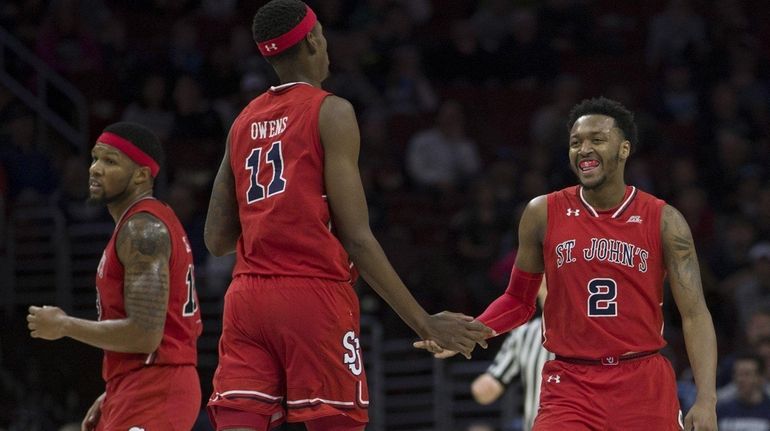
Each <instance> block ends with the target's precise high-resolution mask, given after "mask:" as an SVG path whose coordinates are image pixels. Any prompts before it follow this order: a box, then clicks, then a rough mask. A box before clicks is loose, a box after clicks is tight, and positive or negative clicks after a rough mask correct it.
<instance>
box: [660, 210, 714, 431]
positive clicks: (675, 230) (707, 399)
mask: <svg viewBox="0 0 770 431" xmlns="http://www.w3.org/2000/svg"><path fill="white" fill-rule="evenodd" d="M661 235H662V241H663V253H664V257H665V261H666V270H667V271H668V277H669V282H670V284H671V292H672V293H673V295H674V301H676V305H677V308H679V313H680V314H681V316H682V329H683V331H684V339H685V344H686V345H687V356H688V357H689V358H690V365H691V366H692V370H693V375H694V377H695V385H696V387H697V396H696V399H695V404H694V405H693V407H692V409H690V411H689V412H688V413H687V416H686V417H685V430H686V431H690V430H692V429H695V430H698V431H703V430H706V431H712V430H714V431H716V429H717V419H716V364H717V342H716V335H715V333H714V324H713V322H712V321H711V313H709V310H708V308H707V307H706V300H705V298H704V297H703V287H702V285H701V277H700V266H699V265H698V255H697V253H696V252H695V245H694V243H693V239H692V233H691V232H690V227H689V226H688V225H687V221H685V219H684V217H683V216H682V214H681V213H680V212H679V211H677V210H676V209H675V208H674V207H672V206H670V205H666V206H665V207H664V208H663V215H662V220H661Z"/></svg>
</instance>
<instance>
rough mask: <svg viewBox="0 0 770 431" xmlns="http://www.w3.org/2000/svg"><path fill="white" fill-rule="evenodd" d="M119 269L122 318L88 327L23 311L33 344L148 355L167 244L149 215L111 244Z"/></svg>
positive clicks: (155, 332) (163, 295)
mask: <svg viewBox="0 0 770 431" xmlns="http://www.w3.org/2000/svg"><path fill="white" fill-rule="evenodd" d="M115 248H116V250H117V252H118V258H119V259H120V262H121V263H122V264H123V268H124V276H123V301H124V305H125V309H126V315H127V316H126V318H124V319H113V320H101V321H97V322H95V321H92V320H85V319H78V318H75V317H70V316H68V315H67V314H66V313H65V312H64V311H62V310H61V309H59V308H58V307H48V306H45V307H34V306H32V307H29V315H28V316H27V326H28V327H29V330H30V335H31V336H32V337H33V338H43V339H46V340H56V339H59V338H62V337H70V338H73V339H75V340H78V341H81V342H83V343H86V344H89V345H91V346H94V347H98V348H101V349H105V350H110V351H113V352H123V353H152V352H154V351H155V350H156V349H157V348H158V345H159V344H160V340H161V338H162V337H163V326H164V325H165V323H166V308H167V305H168V284H169V270H168V261H169V257H170V256H171V240H170V238H169V233H168V229H167V228H166V225H165V224H163V222H161V221H160V220H158V219H157V218H156V217H154V216H153V215H150V214H148V213H138V214H135V215H133V216H132V217H131V218H130V219H128V220H127V221H126V223H125V224H123V226H122V227H121V229H120V232H118V237H117V240H116V243H115Z"/></svg>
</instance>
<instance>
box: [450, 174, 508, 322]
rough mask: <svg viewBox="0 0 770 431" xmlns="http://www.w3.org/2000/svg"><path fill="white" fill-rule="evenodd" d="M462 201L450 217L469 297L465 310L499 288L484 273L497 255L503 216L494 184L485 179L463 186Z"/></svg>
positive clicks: (479, 306)
mask: <svg viewBox="0 0 770 431" xmlns="http://www.w3.org/2000/svg"><path fill="white" fill-rule="evenodd" d="M464 201H465V202H467V205H466V207H465V208H463V209H462V210H461V211H460V212H459V213H458V214H456V215H455V217H454V219H453V221H452V229H453V231H454V234H455V236H454V243H455V244H456V246H455V247H456V248H455V253H456V258H457V259H458V260H457V266H458V267H462V268H463V273H464V274H463V279H464V285H465V286H466V290H467V292H468V295H469V297H470V299H471V301H472V304H468V310H479V309H482V308H483V307H484V306H485V305H486V304H488V303H490V302H491V301H492V300H493V299H495V298H496V297H497V295H498V292H499V289H497V288H496V286H495V285H494V284H493V283H492V282H491V280H490V279H489V277H488V275H487V274H488V272H489V269H490V267H491V266H492V264H493V262H494V260H495V258H497V257H498V254H499V250H500V241H501V238H502V236H503V232H504V231H505V229H506V227H507V225H506V222H507V220H502V219H501V217H500V214H499V213H498V210H497V205H496V201H495V194H494V187H493V185H492V184H491V183H490V182H489V181H485V180H483V179H480V180H477V181H475V182H474V184H473V185H472V186H471V187H470V188H469V189H468V190H467V192H466V198H465V199H464Z"/></svg>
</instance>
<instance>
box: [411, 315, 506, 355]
mask: <svg viewBox="0 0 770 431" xmlns="http://www.w3.org/2000/svg"><path fill="white" fill-rule="evenodd" d="M426 329H427V334H425V335H426V336H424V337H422V338H423V339H424V340H433V341H435V342H436V343H437V344H438V345H439V346H440V347H441V348H442V349H449V350H455V351H457V352H460V353H462V354H463V356H465V357H466V358H467V359H470V358H471V352H473V349H474V348H475V347H476V344H478V345H480V346H481V347H483V348H485V349H486V348H487V342H486V339H487V338H489V337H492V336H494V335H495V334H494V331H493V330H492V329H490V328H489V327H487V326H486V325H484V324H483V323H481V322H479V321H476V320H474V319H473V317H471V316H466V315H465V314H461V313H452V312H449V311H442V312H441V313H437V314H433V315H431V316H430V317H429V319H428V322H427V328H426Z"/></svg>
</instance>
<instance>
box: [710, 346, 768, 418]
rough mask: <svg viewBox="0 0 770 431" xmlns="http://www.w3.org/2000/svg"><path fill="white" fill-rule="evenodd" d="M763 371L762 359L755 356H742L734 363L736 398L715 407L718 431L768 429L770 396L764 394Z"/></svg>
mask: <svg viewBox="0 0 770 431" xmlns="http://www.w3.org/2000/svg"><path fill="white" fill-rule="evenodd" d="M764 368H765V364H764V361H763V359H762V358H761V357H760V356H758V355H757V354H755V353H746V354H741V355H739V356H738V357H737V358H736V359H735V362H734V363H733V381H734V382H735V388H736V392H735V398H734V399H730V400H726V401H720V402H719V403H718V405H717V417H718V418H719V429H720V430H721V431H752V430H768V429H770V395H768V393H767V392H766V390H765V387H766V386H767V381H766V380H765V376H764V375H763V373H762V370H764Z"/></svg>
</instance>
